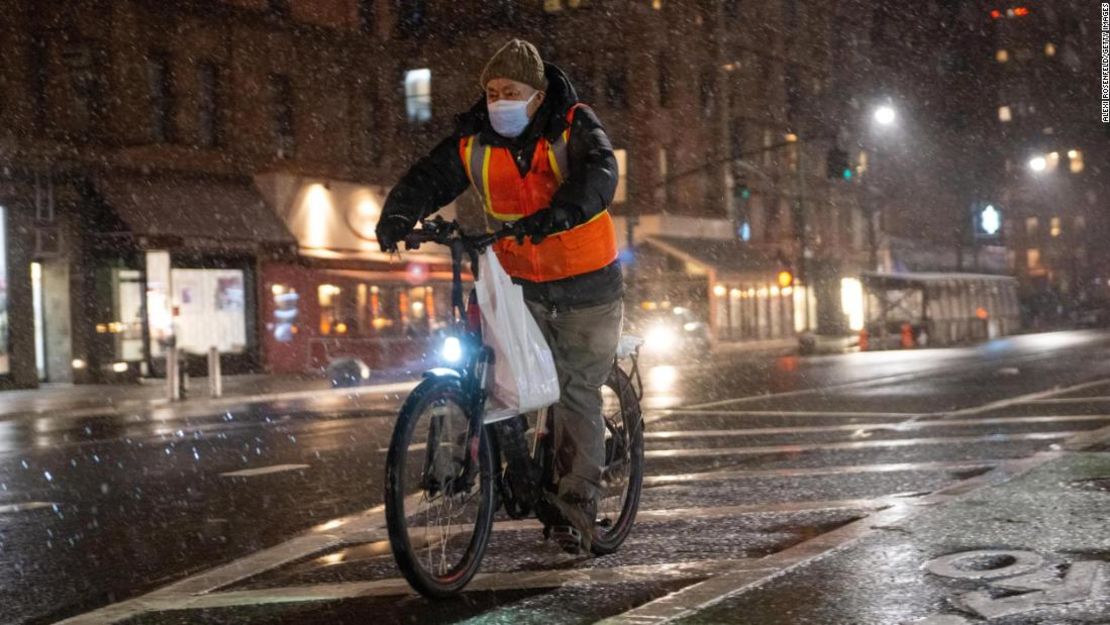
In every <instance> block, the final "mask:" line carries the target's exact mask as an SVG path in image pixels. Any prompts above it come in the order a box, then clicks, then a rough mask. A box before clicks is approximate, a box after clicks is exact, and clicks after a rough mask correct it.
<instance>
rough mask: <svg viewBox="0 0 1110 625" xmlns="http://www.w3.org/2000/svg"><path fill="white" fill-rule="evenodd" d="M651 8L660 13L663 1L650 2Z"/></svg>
mask: <svg viewBox="0 0 1110 625" xmlns="http://www.w3.org/2000/svg"><path fill="white" fill-rule="evenodd" d="M651 8H653V9H655V10H656V11H662V10H663V0H651Z"/></svg>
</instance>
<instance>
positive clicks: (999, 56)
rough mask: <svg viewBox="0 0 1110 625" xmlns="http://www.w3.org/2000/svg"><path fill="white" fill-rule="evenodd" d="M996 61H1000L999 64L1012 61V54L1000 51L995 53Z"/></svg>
mask: <svg viewBox="0 0 1110 625" xmlns="http://www.w3.org/2000/svg"><path fill="white" fill-rule="evenodd" d="M994 60H996V61H998V62H999V63H1005V62H1006V61H1009V60H1010V53H1009V52H1007V51H1006V50H999V51H998V52H995V53H994Z"/></svg>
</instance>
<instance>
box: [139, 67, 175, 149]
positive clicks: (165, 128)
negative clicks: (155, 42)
mask: <svg viewBox="0 0 1110 625" xmlns="http://www.w3.org/2000/svg"><path fill="white" fill-rule="evenodd" d="M146 82H147V93H148V97H149V99H150V134H151V138H152V139H153V140H154V141H157V142H160V143H166V142H170V141H173V91H172V89H171V85H170V61H169V56H168V55H167V54H166V53H165V52H161V51H154V52H151V53H150V54H149V55H148V56H147V59H146Z"/></svg>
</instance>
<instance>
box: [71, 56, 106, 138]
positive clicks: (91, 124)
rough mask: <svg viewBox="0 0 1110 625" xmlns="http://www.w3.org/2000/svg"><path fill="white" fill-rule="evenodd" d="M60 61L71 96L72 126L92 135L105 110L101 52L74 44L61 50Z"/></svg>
mask: <svg viewBox="0 0 1110 625" xmlns="http://www.w3.org/2000/svg"><path fill="white" fill-rule="evenodd" d="M62 60H63V62H64V63H65V66H66V74H67V78H68V79H69V87H70V91H71V92H72V94H73V104H74V106H73V112H74V116H75V120H74V121H75V125H76V127H77V128H78V129H80V130H81V131H82V132H95V131H96V130H98V129H99V126H100V123H101V121H102V118H103V115H104V111H105V105H104V75H103V68H104V65H105V53H104V50H102V49H100V48H98V47H96V46H93V45H90V44H88V43H75V44H72V45H70V46H67V47H66V48H65V49H64V50H63V52H62Z"/></svg>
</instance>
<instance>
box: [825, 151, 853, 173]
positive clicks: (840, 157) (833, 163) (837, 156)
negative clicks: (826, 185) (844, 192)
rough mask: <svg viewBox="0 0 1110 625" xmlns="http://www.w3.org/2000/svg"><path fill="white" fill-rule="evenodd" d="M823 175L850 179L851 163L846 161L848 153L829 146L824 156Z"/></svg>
mask: <svg viewBox="0 0 1110 625" xmlns="http://www.w3.org/2000/svg"><path fill="white" fill-rule="evenodd" d="M825 164H826V171H825V175H826V176H827V177H829V178H832V179H833V180H851V179H852V165H851V163H849V162H848V153H847V152H845V151H844V150H841V149H840V148H830V149H829V153H828V155H827V156H826V158H825Z"/></svg>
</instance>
